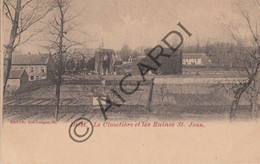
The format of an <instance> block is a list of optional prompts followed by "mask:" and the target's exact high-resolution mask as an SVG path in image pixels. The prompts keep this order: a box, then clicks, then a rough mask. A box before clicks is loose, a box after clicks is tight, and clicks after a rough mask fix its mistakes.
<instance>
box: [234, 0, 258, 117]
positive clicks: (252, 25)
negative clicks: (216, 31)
mask: <svg viewBox="0 0 260 164" xmlns="http://www.w3.org/2000/svg"><path fill="white" fill-rule="evenodd" d="M234 5H235V7H236V8H237V9H238V11H239V13H240V14H241V16H242V18H243V19H244V21H245V23H246V27H247V29H248V30H249V33H250V36H251V38H250V40H246V42H243V41H242V40H241V39H239V36H238V35H236V34H235V33H234V31H232V30H230V33H231V36H232V38H233V39H234V40H235V41H236V43H237V45H238V46H239V47H241V48H243V51H242V53H243V56H244V57H243V59H242V60H243V63H244V68H245V70H246V73H247V80H245V81H242V82H240V83H239V84H238V85H236V86H235V87H234V89H233V91H234V100H233V102H232V105H231V110H230V119H231V120H233V119H234V117H235V114H236V111H237V108H238V104H239V101H240V99H241V96H242V95H243V94H244V93H246V91H249V92H250V94H251V100H250V103H251V111H252V117H253V118H254V119H257V113H258V102H257V101H258V98H259V89H260V88H259V85H260V73H259V67H260V43H259V36H258V30H259V29H258V27H259V26H258V23H259V22H258V21H256V20H257V19H258V18H259V11H260V1H259V0H251V1H235V2H234Z"/></svg>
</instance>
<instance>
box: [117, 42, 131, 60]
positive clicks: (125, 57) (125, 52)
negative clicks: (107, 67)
mask: <svg viewBox="0 0 260 164" xmlns="http://www.w3.org/2000/svg"><path fill="white" fill-rule="evenodd" d="M119 53H120V56H121V58H122V60H123V61H127V60H128V58H129V57H130V56H131V55H132V50H131V48H130V47H129V46H128V45H127V44H125V45H123V47H122V49H121V50H120V52H119Z"/></svg>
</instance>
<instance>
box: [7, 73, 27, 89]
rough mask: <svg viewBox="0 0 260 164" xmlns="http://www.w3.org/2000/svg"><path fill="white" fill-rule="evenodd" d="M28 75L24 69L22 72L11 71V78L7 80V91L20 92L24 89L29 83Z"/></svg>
mask: <svg viewBox="0 0 260 164" xmlns="http://www.w3.org/2000/svg"><path fill="white" fill-rule="evenodd" d="M28 77H29V76H28V75H27V73H26V71H25V70H24V69H22V70H13V69H11V70H10V74H9V78H8V80H7V84H6V89H7V90H13V91H14V90H18V89H20V88H24V87H25V86H26V85H27V84H28V82H29V79H28Z"/></svg>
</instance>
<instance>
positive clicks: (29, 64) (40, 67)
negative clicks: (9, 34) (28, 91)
mask: <svg viewBox="0 0 260 164" xmlns="http://www.w3.org/2000/svg"><path fill="white" fill-rule="evenodd" d="M11 68H12V69H13V70H25V71H26V73H27V74H28V76H29V77H28V80H29V81H35V80H45V79H47V80H53V79H54V78H55V62H54V60H53V58H52V56H51V55H49V54H37V55H32V54H27V55H21V54H17V55H13V58H12V67H11Z"/></svg>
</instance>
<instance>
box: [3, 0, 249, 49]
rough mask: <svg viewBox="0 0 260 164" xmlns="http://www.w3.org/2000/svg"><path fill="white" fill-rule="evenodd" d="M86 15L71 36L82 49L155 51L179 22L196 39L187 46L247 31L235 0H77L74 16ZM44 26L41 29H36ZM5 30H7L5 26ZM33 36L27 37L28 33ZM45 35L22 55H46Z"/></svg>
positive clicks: (189, 41)
mask: <svg viewBox="0 0 260 164" xmlns="http://www.w3.org/2000/svg"><path fill="white" fill-rule="evenodd" d="M83 9H84V12H83V13H82V14H81V15H80V16H79V17H77V18H76V19H75V20H74V22H75V23H76V24H77V25H78V26H77V29H75V31H74V32H73V34H72V35H71V37H72V38H73V39H74V40H79V41H86V40H89V42H87V43H86V44H85V45H84V46H86V47H88V48H98V47H100V45H101V43H102V39H103V42H104V47H105V48H112V49H115V50H119V49H121V48H122V46H123V45H124V44H127V45H129V46H130V48H131V49H135V48H138V47H141V46H146V47H154V46H155V45H157V44H159V43H160V40H161V39H162V38H163V37H164V36H165V35H166V34H167V33H168V32H170V31H172V30H180V28H179V27H178V26H177V24H178V23H179V22H181V24H182V25H183V26H185V28H187V29H188V30H189V31H190V32H191V33H192V36H191V37H190V38H188V39H185V43H184V44H186V45H194V44H197V43H198V42H199V43H200V44H201V45H203V44H205V43H206V42H207V41H208V40H209V41H210V42H216V41H220V42H230V41H232V39H231V37H230V34H229V33H228V28H229V27H230V26H233V27H236V28H240V33H241V35H246V34H247V32H248V31H246V30H247V29H246V28H245V26H243V25H242V24H243V19H242V18H241V15H239V13H238V12H237V11H236V9H235V7H234V5H233V4H232V3H231V0H196V1H195V0H161V1H158V0H73V1H72V8H71V10H70V13H71V15H73V14H77V13H79V12H80V11H82V10H83ZM38 26H41V25H38ZM6 29H8V27H7V25H6ZM25 35H29V33H27V34H25ZM42 37H44V34H38V35H37V36H35V37H34V38H32V39H31V40H30V41H29V42H28V43H26V44H24V45H23V46H21V47H19V48H18V50H19V51H21V52H24V53H26V52H32V53H37V52H42V51H46V50H44V49H43V48H41V46H42V45H44V44H46V43H43V42H41V41H40V40H41V38H42Z"/></svg>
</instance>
